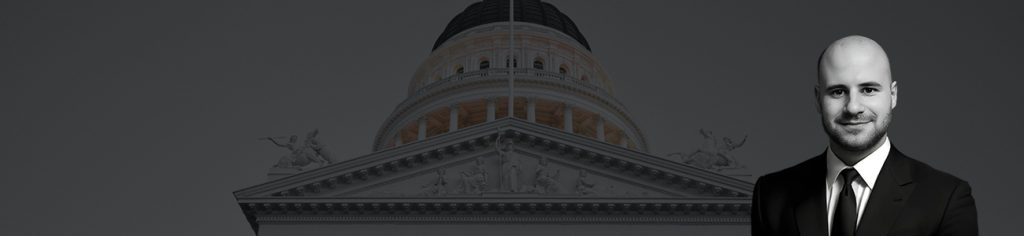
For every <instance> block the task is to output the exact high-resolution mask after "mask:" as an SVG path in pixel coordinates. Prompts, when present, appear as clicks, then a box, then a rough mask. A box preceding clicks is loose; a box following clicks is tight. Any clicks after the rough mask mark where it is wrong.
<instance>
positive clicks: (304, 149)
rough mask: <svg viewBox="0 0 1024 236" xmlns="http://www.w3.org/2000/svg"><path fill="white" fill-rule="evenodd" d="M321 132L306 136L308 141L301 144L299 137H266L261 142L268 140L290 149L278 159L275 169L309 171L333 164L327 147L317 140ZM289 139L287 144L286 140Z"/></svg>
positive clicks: (311, 132) (313, 132)
mask: <svg viewBox="0 0 1024 236" xmlns="http://www.w3.org/2000/svg"><path fill="white" fill-rule="evenodd" d="M319 133H320V130H318V129H314V130H313V131H310V132H309V133H307V134H306V139H305V140H303V142H302V144H301V145H300V144H299V142H298V141H299V139H298V136H297V135H291V136H287V137H285V136H277V137H264V138H260V139H259V140H268V141H270V142H271V143H273V144H274V145H275V146H278V147H281V148H284V149H288V152H289V153H288V154H286V155H284V156H282V157H281V159H278V161H277V164H274V167H275V168H285V169H297V170H300V171H302V170H309V169H315V168H318V167H322V166H326V165H327V164H330V163H331V161H330V160H331V159H330V154H329V153H328V151H327V149H326V148H325V145H323V143H321V142H320V140H319V139H317V134H319ZM285 139H287V142H285V141H284V140H285Z"/></svg>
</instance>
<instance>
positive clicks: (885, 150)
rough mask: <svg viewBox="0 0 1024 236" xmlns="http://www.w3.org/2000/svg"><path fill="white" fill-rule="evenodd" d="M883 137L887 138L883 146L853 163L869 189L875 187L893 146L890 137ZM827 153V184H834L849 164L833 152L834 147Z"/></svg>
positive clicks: (829, 148)
mask: <svg viewBox="0 0 1024 236" xmlns="http://www.w3.org/2000/svg"><path fill="white" fill-rule="evenodd" d="M883 139H885V142H884V143H882V146H880V147H878V149H875V151H874V152H872V153H871V154H868V156H867V157H865V158H864V159H862V160H860V162H857V164H854V165H853V169H855V170H857V173H858V174H860V177H861V179H863V180H864V183H866V184H867V186H868V188H869V189H874V187H875V180H876V179H878V173H879V172H881V171H882V165H883V164H885V159H887V158H888V157H889V149H890V147H891V144H889V137H888V136H885V137H883ZM825 153H826V157H825V163H826V165H827V167H828V173H827V176H825V177H826V178H827V179H825V181H828V182H826V183H828V185H827V186H832V182H834V181H836V178H838V177H839V172H840V171H842V170H843V169H846V167H847V166H846V164H845V163H843V161H841V160H839V157H837V156H836V154H835V153H833V152H832V147H828V149H827V150H826V151H825Z"/></svg>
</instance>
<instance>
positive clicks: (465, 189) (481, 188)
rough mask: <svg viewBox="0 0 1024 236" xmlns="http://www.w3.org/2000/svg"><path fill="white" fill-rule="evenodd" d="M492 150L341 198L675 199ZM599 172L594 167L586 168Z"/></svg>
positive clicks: (564, 165) (510, 145)
mask: <svg viewBox="0 0 1024 236" xmlns="http://www.w3.org/2000/svg"><path fill="white" fill-rule="evenodd" d="M493 144H496V145H495V147H494V149H493V151H486V152H481V153H474V154H473V155H471V156H469V157H466V158H463V159H460V160H458V161H453V162H451V163H448V164H446V165H442V166H436V167H432V168H429V169H423V170H419V171H418V172H416V174H413V175H411V176H407V177H402V178H401V179H398V180H394V181H388V182H387V183H382V184H377V185H374V186H369V187H366V188H364V190H357V191H351V192H343V193H338V194H337V196H346V197H472V196H480V197H485V196H493V197H537V196H551V197H616V196H649V197H658V196H664V197H679V196H678V194H675V193H667V192H664V191H663V190H659V189H656V188H653V187H650V186H641V185H638V184H636V183H630V182H629V181H626V180H625V179H623V177H622V176H615V175H608V174H606V173H601V171H595V170H588V169H587V168H584V167H581V166H577V165H574V164H573V163H568V162H564V160H559V159H558V158H550V157H548V156H546V155H545V154H537V153H533V152H530V151H528V150H525V149H526V148H524V147H523V146H522V145H521V144H517V143H515V142H514V141H512V140H500V139H499V140H498V141H496V142H494V143H493ZM589 168H599V167H593V166H591V167H589Z"/></svg>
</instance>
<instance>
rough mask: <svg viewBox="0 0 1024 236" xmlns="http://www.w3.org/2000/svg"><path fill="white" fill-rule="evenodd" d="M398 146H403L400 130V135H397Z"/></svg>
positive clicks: (396, 145)
mask: <svg viewBox="0 0 1024 236" xmlns="http://www.w3.org/2000/svg"><path fill="white" fill-rule="evenodd" d="M398 146H402V133H401V132H399V133H398V135H395V147H398Z"/></svg>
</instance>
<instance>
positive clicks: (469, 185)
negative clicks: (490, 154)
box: [461, 158, 487, 194]
mask: <svg viewBox="0 0 1024 236" xmlns="http://www.w3.org/2000/svg"><path fill="white" fill-rule="evenodd" d="M461 190H462V193H468V194H478V193H482V192H484V191H486V190H487V170H486V169H484V160H483V159H481V158H477V159H476V165H474V166H473V169H470V171H468V172H467V171H463V172H462V188H461Z"/></svg>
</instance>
